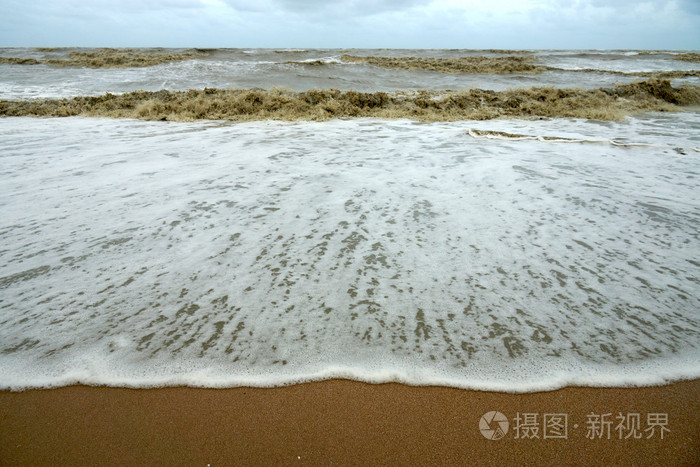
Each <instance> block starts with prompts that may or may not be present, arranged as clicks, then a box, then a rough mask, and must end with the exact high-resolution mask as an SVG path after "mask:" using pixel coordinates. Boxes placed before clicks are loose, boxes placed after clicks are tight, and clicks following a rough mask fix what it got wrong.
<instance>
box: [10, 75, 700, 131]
mask: <svg viewBox="0 0 700 467" xmlns="http://www.w3.org/2000/svg"><path fill="white" fill-rule="evenodd" d="M693 105H695V106H697V105H700V86H694V85H686V86H682V87H673V86H671V84H670V82H669V81H667V80H648V81H641V82H635V83H631V84H625V85H618V86H615V87H611V88H598V89H577V88H570V89H557V88H541V87H536V88H526V89H512V90H508V91H500V92H496V91H488V90H481V89H470V90H465V91H427V90H420V91H397V92H390V93H387V92H368V93H363V92H357V91H339V90H337V89H326V90H315V89H312V90H309V91H305V92H295V91H290V90H286V89H271V90H263V89H248V90H234V89H212V88H206V89H203V90H194V89H193V90H189V91H166V90H161V91H153V92H147V91H134V92H128V93H124V94H119V95H115V94H110V93H107V94H104V95H102V96H96V97H75V98H71V99H35V100H21V101H9V100H2V101H0V115H2V116H36V117H49V116H51V117H64V116H77V115H81V116H92V117H113V118H138V119H143V120H174V121H192V120H239V121H249V120H270V119H272V120H330V119H334V118H347V117H375V118H385V119H399V118H410V119H415V120H423V121H457V120H488V119H494V118H537V117H552V118H556V117H573V118H589V119H599V120H621V119H622V118H624V117H625V116H628V115H632V114H635V113H639V112H645V111H680V110H682V108H683V107H684V106H693Z"/></svg>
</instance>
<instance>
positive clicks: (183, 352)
mask: <svg viewBox="0 0 700 467" xmlns="http://www.w3.org/2000/svg"><path fill="white" fill-rule="evenodd" d="M4 52H6V53H7V54H9V52H7V49H5V51H4ZM25 52H26V49H25ZM246 52H250V53H246ZM409 52H410V51H409ZM218 53H221V54H234V53H235V54H239V55H241V56H251V57H257V56H258V55H262V58H255V60H258V62H256V63H258V64H260V63H262V62H264V60H263V59H265V60H266V59H268V58H269V57H271V56H277V57H279V55H280V54H279V53H277V54H275V53H274V52H273V51H262V52H261V51H222V52H218ZM313 53H316V51H309V52H306V53H305V54H309V55H312V54H313ZM324 53H326V52H324ZM327 53H328V55H329V56H330V57H332V56H333V54H334V53H336V52H333V51H328V52H327ZM375 53H377V54H379V52H378V51H375ZM392 53H403V52H396V51H393V52H392ZM435 53H444V54H450V53H453V52H440V51H437V52H435ZM454 53H457V52H454ZM382 54H386V51H382ZM14 55H17V53H16V51H15V53H14ZM295 55H300V58H301V59H304V58H305V57H306V55H304V54H303V53H302V54H295ZM599 55H602V56H599ZM612 55H615V56H617V55H619V56H620V57H629V55H625V54H624V53H622V52H620V53H614V54H612ZM572 56H573V53H569V54H568V55H567V53H566V52H557V53H554V52H552V53H549V54H546V55H545V56H543V57H541V58H540V60H543V61H550V62H557V61H558V62H562V63H563V62H566V63H568V64H570V65H571V66H579V65H580V66H582V67H586V68H588V67H590V66H591V64H590V63H584V64H581V61H584V60H588V61H589V62H594V61H598V62H602V61H605V62H606V63H608V64H609V66H612V67H618V68H619V67H622V68H625V67H632V68H633V67H634V66H642V65H644V66H646V62H644V60H652V59H650V58H648V57H647V58H640V59H639V60H642V61H641V62H635V63H633V64H627V63H626V61H625V60H628V59H626V58H620V59H619V60H618V59H617V58H611V57H610V56H605V55H604V54H593V53H592V54H591V56H590V57H588V56H586V57H584V58H579V59H577V60H578V61H576V60H574V58H572ZM633 57H634V56H633ZM297 59H298V58H295V60H297ZM251 60H253V59H251ZM616 60H617V61H616ZM661 60H666V59H665V58H664V59H662V58H658V57H657V62H656V64H655V65H654V66H662V64H660V63H661V62H660V61H661ZM241 63H242V62H241ZM640 63H641V65H640ZM673 65H678V66H679V67H683V66H686V67H687V66H688V64H687V63H684V62H673ZM691 65H692V64H691ZM236 66H237V67H240V68H244V65H241V64H240V63H238V64H235V63H225V61H222V60H219V61H218V62H217V55H216V54H214V55H213V56H211V57H208V58H207V59H204V60H201V61H200V60H195V61H190V62H182V63H173V64H167V65H162V66H158V67H149V68H145V69H126V70H87V69H51V70H50V73H48V74H44V73H36V71H37V70H38V69H39V68H36V67H34V68H32V67H26V66H25V67H21V66H3V68H0V82H1V83H2V85H1V88H0V89H2V97H3V98H10V97H11V98H20V97H21V98H26V97H30V96H35V95H42V96H45V95H73V94H79V95H82V94H92V93H103V92H105V91H112V92H119V91H125V90H130V89H138V88H148V87H149V86H150V87H151V88H159V87H161V86H163V87H166V88H168V89H179V88H185V89H186V88H189V87H197V86H198V85H199V86H200V87H203V86H202V84H203V83H205V82H206V86H212V87H213V86H217V87H228V86H234V85H235V86H241V87H248V86H251V82H253V81H255V79H256V78H257V77H258V76H265V77H266V79H267V80H268V81H264V80H263V82H261V83H259V84H258V86H260V87H268V86H270V85H271V84H272V83H276V84H277V85H280V84H281V85H284V86H286V87H293V88H305V87H307V86H316V87H318V86H323V87H328V86H327V83H326V82H325V81H324V80H325V79H326V78H321V77H319V76H315V77H314V78H313V79H312V78H309V77H299V73H300V72H299V71H298V70H297V69H296V68H294V66H292V65H290V67H291V69H293V70H295V71H294V73H292V72H288V73H287V74H286V75H284V76H286V78H285V79H286V81H285V80H284V79H278V78H276V75H274V74H273V75H269V74H266V73H262V72H261V74H260V75H257V74H255V73H256V72H253V71H250V70H248V71H240V75H236V74H235V73H232V72H231V73H229V71H230V70H231V69H233V68H235V67H236ZM246 66H247V65H246ZM251 66H252V65H251ZM256 66H259V67H262V65H256ZM338 66H341V65H338ZM342 66H344V65H342ZM355 66H356V67H357V68H361V67H367V66H368V65H353V67H355ZM651 66H652V65H649V66H648V67H647V68H650V67H651ZM197 67H199V68H197ZM226 67H229V68H226ZM596 67H598V68H600V66H598V65H596ZM151 68H153V69H151ZM155 68H158V69H159V70H158V71H157V70H155ZM195 68H196V69H198V70H199V71H197V72H192V71H191V70H190V69H195ZM310 68H311V67H310ZM46 69H48V67H46ZM171 69H172V70H177V71H176V72H173V74H172V77H171V76H170V75H168V73H167V70H171ZM223 69H225V70H227V71H225V72H224V71H222V70H223ZM252 69H255V67H253V68H252ZM261 69H264V67H262V68H261ZM320 69H324V67H318V66H317V67H313V70H320ZM31 70H34V71H33V72H32V71H31ZM202 70H204V71H202ZM332 70H333V68H332V67H329V68H326V73H334V72H333V71H332ZM200 72H201V73H204V74H203V75H202V74H199V73H200ZM314 72H315V71H314ZM22 73H24V74H25V75H26V76H27V77H28V76H31V79H29V80H27V84H23V82H21V81H22V80H21V79H20V78H18V77H17V76H19V75H21V74H22ZM32 73H33V74H32ZM207 73H210V74H207ZM280 73H284V72H283V71H280ZM310 73H313V72H310ZM319 73H320V72H319ZM338 73H339V74H341V75H342V76H343V77H344V79H345V80H346V81H344V82H345V83H347V86H348V87H349V88H355V87H357V88H362V87H363V86H366V88H365V89H373V90H376V89H382V88H385V87H386V88H393V89H399V88H402V87H404V88H410V87H415V88H420V87H427V86H426V85H425V84H426V83H428V82H430V83H432V85H433V86H435V87H442V86H445V87H455V86H459V87H463V86H469V85H470V84H469V82H470V81H469V80H476V81H474V82H475V83H477V85H479V86H480V87H485V86H484V85H483V83H484V82H486V81H488V82H489V83H491V84H492V85H493V87H499V86H501V85H503V86H504V87H512V86H513V85H515V84H516V83H517V82H518V81H517V80H518V79H519V78H518V77H514V76H502V77H498V78H496V79H494V80H493V81H491V78H490V77H489V78H488V80H487V79H486V77H479V76H476V77H475V76H467V77H464V76H461V75H454V76H453V75H441V76H442V78H443V79H444V80H445V81H444V82H439V81H433V79H432V77H433V75H440V74H439V73H429V74H430V76H426V77H422V76H421V77H419V78H416V77H415V76H419V75H421V73H422V72H420V71H405V70H404V71H401V70H398V71H397V70H381V71H378V72H377V73H379V76H372V77H370V78H367V77H365V78H361V76H362V75H363V73H362V72H361V71H352V70H346V71H342V72H338ZM404 73H405V75H404ZM423 73H424V72H423ZM198 74H199V75H198ZM156 75H158V76H159V78H158V79H159V80H160V81H157V80H156V79H155V78H154V76H156ZM292 75H294V76H292ZM87 76H91V77H92V78H95V77H100V78H99V79H97V78H95V79H86V77H87ZM197 76H199V78H197ZM210 76H211V77H216V79H215V78H212V80H213V82H211V81H209V77H210ZM239 76H243V77H247V78H245V79H248V80H250V82H246V81H245V79H244V78H240V77H239ZM577 76H579V75H578V74H577ZM580 77H581V82H580V83H579V84H580V85H582V86H585V83H586V79H588V78H586V77H585V76H580ZM198 79H199V81H197V80H198ZM362 79H367V80H371V79H374V80H376V82H375V84H374V85H372V84H371V83H369V82H367V83H366V84H362ZM522 79H523V80H525V81H523V82H527V80H533V81H538V80H539V82H540V83H543V82H544V83H546V84H553V85H557V84H560V83H559V82H557V80H559V79H560V78H557V77H556V76H542V75H534V76H528V77H523V78H522ZM548 79H551V80H552V82H551V83H550V82H548V81H547V80H548ZM561 79H563V78H561ZM611 79H612V78H611ZM625 79H626V77H625ZM13 80H14V81H13ZM217 80H218V81H217ZM316 80H318V83H319V84H316V83H317V81H316ZM402 80H403V81H402ZM422 80H423V81H422ZM459 80H464V82H461V81H459ZM479 80H481V81H479ZM498 80H503V82H502V83H501V82H499V81H498ZM615 80H616V81H620V77H619V76H617V77H615ZM279 81H282V82H281V83H280V82H279ZM12 82H14V83H15V84H12ZM8 83H10V84H8ZM290 83H291V84H290ZM358 83H359V84H358ZM598 85H599V83H598ZM372 86H374V87H372ZM335 87H339V86H337V85H335ZM698 129H700V113H698V112H684V113H674V114H661V113H659V114H647V115H642V116H639V117H634V118H629V119H628V120H627V121H624V122H619V123H610V122H601V121H586V120H575V119H551V120H536V121H527V120H494V121H483V122H473V121H464V122H452V123H418V122H413V121H409V120H396V121H383V120H374V119H354V120H353V119H350V120H334V121H329V122H321V123H318V122H291V123H290V122H254V123H228V122H210V121H204V122H195V123H175V122H143V121H132V120H110V119H86V118H65V119H58V118H54V119H31V118H3V119H0V135H1V137H0V177H1V180H2V184H1V185H0V212H1V213H2V216H0V239H2V242H1V243H0V375H2V376H0V386H2V387H5V388H22V387H36V386H55V385H65V384H71V383H75V382H81V383H88V384H107V385H119V386H122V385H125V386H154V385H178V384H186V385H193V386H212V387H218V386H235V385H253V386H269V385H279V384H288V383H293V382H298V381H307V380H315V379H323V378H330V377H347V378H354V379H360V380H364V381H372V382H380V381H402V382H406V383H410V384H445V385H451V386H458V387H470V388H480V389H491V390H506V391H530V390H539V389H552V388H556V387H561V386H563V385H570V384H582V385H643V384H655V383H661V382H663V381H667V380H676V379H682V378H690V377H698V376H700V319H699V318H700V279H699V278H700V233H699V228H700V159H699V158H700V136H699V135H700V132H698ZM479 130H481V132H480V131H479ZM484 132H485V133H484ZM489 132H494V133H489ZM496 132H504V133H510V134H515V135H521V136H520V137H517V138H512V137H507V136H499V135H498V133H496ZM551 138H554V139H551Z"/></svg>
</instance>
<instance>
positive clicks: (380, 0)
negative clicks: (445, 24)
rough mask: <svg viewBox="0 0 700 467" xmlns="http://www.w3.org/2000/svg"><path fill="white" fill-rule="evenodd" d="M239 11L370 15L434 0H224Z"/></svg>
mask: <svg viewBox="0 0 700 467" xmlns="http://www.w3.org/2000/svg"><path fill="white" fill-rule="evenodd" d="M224 1H225V2H226V3H227V4H228V5H230V6H231V7H233V8H235V9H236V10H239V11H285V12H289V13H295V14H299V15H304V16H323V15H331V16H334V17H335V16H344V15H348V16H368V15H374V14H378V13H386V12H398V11H404V10H409V9H411V8H413V7H415V6H419V5H428V4H430V3H431V1H432V0H268V1H263V2H260V3H257V4H251V2H249V1H246V0H224Z"/></svg>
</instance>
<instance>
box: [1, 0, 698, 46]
mask: <svg viewBox="0 0 700 467" xmlns="http://www.w3.org/2000/svg"><path fill="white" fill-rule="evenodd" d="M0 18H2V27H0V46H3V47H8V46H32V47H34V46H94V47H138V46H143V47H156V46H160V47H275V48H280V47H304V48H311V47H319V48H324V47H358V48H383V47H386V48H514V49H519V48H520V49H522V48H550V49H560V48H561V49H569V48H603V49H614V48H623V49H700V0H651V1H638V0H573V1H565V0H344V1H341V0H254V1H249V0H0Z"/></svg>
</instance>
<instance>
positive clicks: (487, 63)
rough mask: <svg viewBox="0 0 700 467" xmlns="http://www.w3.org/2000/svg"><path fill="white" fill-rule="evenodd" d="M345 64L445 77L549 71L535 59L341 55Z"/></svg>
mask: <svg viewBox="0 0 700 467" xmlns="http://www.w3.org/2000/svg"><path fill="white" fill-rule="evenodd" d="M341 59H342V60H343V61H344V62H350V63H367V64H370V65H375V66H380V67H382V68H403V69H406V70H431V71H439V72H442V73H488V74H505V73H541V72H542V71H544V70H546V69H547V67H543V66H540V65H535V64H534V61H535V57H533V56H531V55H528V56H517V57H511V56H507V57H485V56H472V57H457V58H432V57H372V56H366V57H365V56H357V55H342V56H341Z"/></svg>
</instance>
